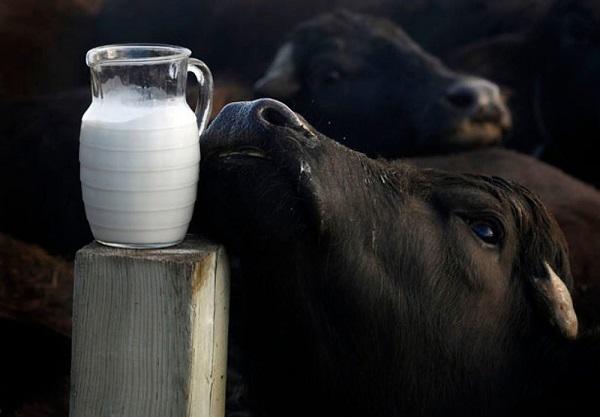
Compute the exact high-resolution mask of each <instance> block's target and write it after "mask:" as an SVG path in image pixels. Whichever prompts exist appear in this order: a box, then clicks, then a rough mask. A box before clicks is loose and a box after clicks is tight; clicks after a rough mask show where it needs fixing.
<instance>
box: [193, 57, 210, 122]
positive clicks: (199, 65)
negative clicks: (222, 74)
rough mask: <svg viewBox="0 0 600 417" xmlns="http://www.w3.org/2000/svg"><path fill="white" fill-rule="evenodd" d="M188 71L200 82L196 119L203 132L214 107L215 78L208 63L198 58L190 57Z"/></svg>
mask: <svg viewBox="0 0 600 417" xmlns="http://www.w3.org/2000/svg"><path fill="white" fill-rule="evenodd" d="M188 71H189V72H191V73H192V74H194V76H195V77H196V80H197V81H198V84H199V89H198V104H196V120H197V121H198V131H199V132H200V134H202V132H204V129H205V128H206V124H207V123H208V118H209V116H210V110H211V108H212V100H213V78H212V74H211V73H210V70H209V69H208V67H207V66H206V64H205V63H204V62H202V61H200V60H199V59H196V58H189V60H188Z"/></svg>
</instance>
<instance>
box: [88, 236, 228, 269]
mask: <svg viewBox="0 0 600 417" xmlns="http://www.w3.org/2000/svg"><path fill="white" fill-rule="evenodd" d="M219 249H222V246H221V245H219V244H217V243H214V242H212V241H210V240H208V239H205V238H202V237H199V236H196V235H187V236H186V237H185V240H184V241H183V242H181V243H180V244H178V245H176V246H171V247H169V248H160V249H125V248H114V247H111V246H106V245H102V244H100V243H97V242H95V241H94V242H92V243H90V244H89V245H87V246H84V247H83V248H81V249H80V250H78V251H77V257H78V258H79V257H81V256H83V257H86V256H90V255H92V256H103V257H104V256H106V257H117V258H119V257H120V258H130V259H140V260H142V259H143V260H150V261H165V262H167V261H168V262H175V263H196V262H198V261H200V260H202V259H204V258H205V257H206V256H207V255H209V254H212V253H215V252H217V251H219Z"/></svg>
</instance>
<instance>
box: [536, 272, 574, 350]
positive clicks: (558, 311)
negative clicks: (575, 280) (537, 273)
mask: <svg viewBox="0 0 600 417" xmlns="http://www.w3.org/2000/svg"><path fill="white" fill-rule="evenodd" d="M544 266H545V267H546V270H547V272H548V275H547V276H545V277H533V285H534V287H535V289H536V292H537V294H538V296H539V297H540V299H541V301H542V303H543V305H544V307H545V308H546V309H547V310H546V311H547V312H548V313H549V314H550V317H551V319H552V322H553V323H554V324H555V325H556V326H557V327H558V328H559V330H560V332H561V334H562V335H563V336H565V337H566V338H568V339H575V338H577V331H578V323H577V315H576V314H575V309H574V308H573V300H572V299H571V294H570V293H569V290H568V288H567V286H566V285H565V283H564V282H563V281H562V280H561V279H560V278H559V277H558V275H556V272H554V271H553V270H552V268H551V267H550V265H548V263H547V262H544Z"/></svg>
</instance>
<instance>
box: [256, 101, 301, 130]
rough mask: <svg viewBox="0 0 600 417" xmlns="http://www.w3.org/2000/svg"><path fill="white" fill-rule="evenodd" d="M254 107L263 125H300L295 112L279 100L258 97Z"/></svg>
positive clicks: (294, 126)
mask: <svg viewBox="0 0 600 417" xmlns="http://www.w3.org/2000/svg"><path fill="white" fill-rule="evenodd" d="M254 108H255V111H256V116H257V117H258V119H259V121H260V122H261V123H262V124H264V125H267V126H271V127H272V126H276V127H291V128H298V127H301V126H302V122H301V121H300V119H299V118H298V116H297V115H296V113H294V112H293V111H292V110H291V109H290V108H289V107H287V106H286V105H285V104H283V103H281V102H279V101H276V100H272V99H260V100H257V101H256V103H255V106H254Z"/></svg>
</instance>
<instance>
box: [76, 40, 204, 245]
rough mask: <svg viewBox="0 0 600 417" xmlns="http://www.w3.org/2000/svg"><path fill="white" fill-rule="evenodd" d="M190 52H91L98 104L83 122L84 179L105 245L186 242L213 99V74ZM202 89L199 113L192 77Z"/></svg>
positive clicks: (162, 48)
mask: <svg viewBox="0 0 600 417" xmlns="http://www.w3.org/2000/svg"><path fill="white" fill-rule="evenodd" d="M189 55H190V51H189V50H187V49H185V48H180V47H174V46H167V45H112V46H104V47H99V48H95V49H92V50H91V51H89V52H88V54H87V63H88V65H89V66H90V69H91V84H92V103H91V105H90V107H89V108H88V110H87V111H86V112H85V114H84V115H83V118H82V124H81V135H80V153H79V158H80V175H81V184H82V193H83V200H84V204H85V210H86V216H87V218H88V222H89V223H90V227H91V229H92V233H93V235H94V238H95V239H96V240H97V241H99V242H100V243H103V244H107V245H111V246H119V247H129V248H156V247H165V246H171V245H174V244H177V243H178V242H180V241H181V240H183V238H184V236H185V233H186V232H187V228H188V225H189V222H190V220H191V216H192V213H193V208H194V203H195V199H196V187H197V182H198V166H199V161H200V148H199V134H200V133H201V131H202V129H204V126H205V124H206V119H207V117H208V113H209V111H210V101H211V97H212V78H211V76H210V72H209V71H208V68H207V67H206V66H205V65H204V64H203V63H201V62H200V61H198V60H194V59H193V58H189ZM188 70H189V71H192V72H194V74H195V75H196V77H197V79H198V81H199V83H200V96H201V97H200V99H199V102H198V108H197V109H196V114H194V112H193V111H192V110H191V109H190V108H189V106H188V105H187V103H186V100H185V87H186V80H187V72H188Z"/></svg>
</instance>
